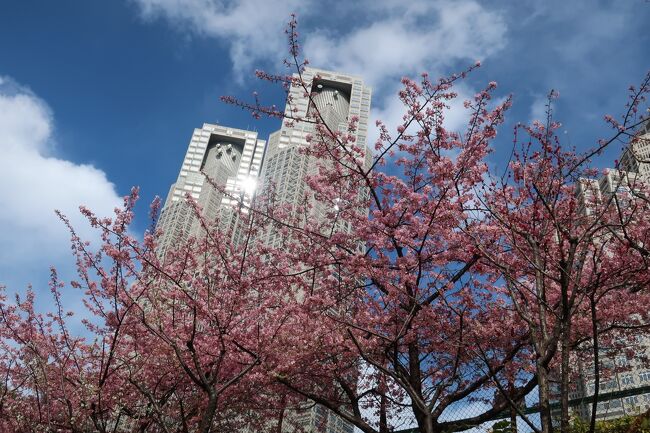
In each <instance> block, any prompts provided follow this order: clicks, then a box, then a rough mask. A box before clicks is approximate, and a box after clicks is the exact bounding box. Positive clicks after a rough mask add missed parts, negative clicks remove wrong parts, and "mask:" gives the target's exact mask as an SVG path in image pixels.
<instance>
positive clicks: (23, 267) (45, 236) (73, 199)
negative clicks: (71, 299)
mask: <svg viewBox="0 0 650 433" xmlns="http://www.w3.org/2000/svg"><path fill="white" fill-rule="evenodd" d="M52 133H53V117H52V114H51V111H50V109H49V108H48V107H47V105H46V104H45V103H44V102H43V101H42V100H40V99H39V98H38V97H36V96H35V95H34V94H32V93H31V92H30V91H29V90H28V89H25V88H23V87H20V86H18V85H17V84H16V83H15V82H14V81H13V80H11V79H10V78H7V77H0V155H2V157H1V158H0V197H2V206H0V227H2V229H1V230H0V283H8V284H10V285H21V286H24V285H25V284H27V283H28V282H34V283H41V282H42V275H43V274H42V273H43V272H47V269H48V267H49V266H50V265H59V266H60V265H63V266H68V269H69V266H70V265H72V264H73V263H74V261H73V258H72V257H71V255H70V247H69V245H70V243H69V238H70V236H69V234H68V232H67V229H66V227H65V226H64V225H63V223H62V222H61V221H59V219H58V218H57V217H56V215H55V214H54V209H59V210H61V211H62V212H64V213H65V214H67V215H68V216H69V217H70V219H71V221H72V223H73V225H74V226H75V227H78V228H79V234H80V235H81V236H82V237H84V238H90V239H94V238H96V233H94V232H93V231H92V229H90V227H88V225H87V223H86V222H85V221H84V219H83V217H81V215H80V214H79V211H78V207H79V205H81V204H84V205H86V206H88V207H89V208H91V209H93V210H95V211H96V212H97V213H98V214H100V215H107V216H108V215H111V214H112V211H113V209H114V208H115V207H116V206H119V205H120V203H121V199H120V197H119V196H118V195H117V193H116V192H115V187H114V185H113V184H112V183H111V182H109V181H108V179H107V178H106V174H105V173H104V172H103V171H101V170H99V169H97V168H95V167H93V166H92V165H86V164H76V163H74V162H71V161H66V160H64V159H59V158H57V157H55V156H53V155H52V141H53V138H52ZM13 289H15V290H18V289H22V287H13Z"/></svg>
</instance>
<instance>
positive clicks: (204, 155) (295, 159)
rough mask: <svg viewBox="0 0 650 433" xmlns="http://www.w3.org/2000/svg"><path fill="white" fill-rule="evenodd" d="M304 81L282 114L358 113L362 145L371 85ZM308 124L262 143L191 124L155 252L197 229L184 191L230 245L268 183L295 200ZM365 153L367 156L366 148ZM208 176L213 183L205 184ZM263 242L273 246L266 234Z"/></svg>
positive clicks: (310, 420)
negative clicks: (244, 208)
mask: <svg viewBox="0 0 650 433" xmlns="http://www.w3.org/2000/svg"><path fill="white" fill-rule="evenodd" d="M302 78H303V82H304V83H306V86H307V90H308V91H307V92H306V91H305V88H303V87H302V86H301V85H298V84H295V81H294V84H293V85H292V87H291V88H290V89H289V95H290V97H289V99H288V101H289V102H288V103H287V106H286V107H285V114H286V115H287V116H288V117H292V118H300V119H304V118H306V117H308V116H309V114H310V113H311V111H310V110H312V109H313V107H312V105H315V106H316V107H315V108H317V109H318V112H319V113H320V115H321V117H322V119H323V121H324V122H325V123H326V124H327V126H328V127H329V128H330V129H331V130H333V131H334V130H342V131H345V130H347V126H348V123H349V121H350V120H351V119H352V117H353V116H356V117H357V118H358V119H359V120H358V123H357V129H356V131H355V132H354V134H355V135H356V142H357V144H358V145H359V146H360V147H361V148H362V149H363V148H366V149H367V147H366V139H367V134H368V117H369V114H370V98H371V93H372V91H371V89H370V87H368V86H366V85H365V84H364V82H363V80H362V79H361V78H359V77H355V76H351V75H346V74H341V73H337V72H329V71H323V70H319V69H313V68H306V69H305V71H304V72H303V74H302ZM314 128H315V126H314V124H313V123H310V122H299V121H298V122H291V123H289V124H287V123H285V122H283V124H282V126H281V128H280V130H278V131H275V132H273V133H271V134H270V136H269V138H268V140H262V139H260V138H259V137H258V134H257V132H254V131H246V130H243V129H237V128H232V127H229V126H222V125H214V124H209V123H206V124H204V125H203V127H202V128H197V129H195V130H194V133H193V134H192V139H191V140H190V144H189V146H188V149H187V153H186V154H185V158H184V160H183V165H182V167H181V171H180V173H179V175H178V179H177V180H176V182H175V183H174V184H172V186H171V188H170V190H169V194H168V196H167V200H166V201H165V205H164V206H163V209H162V212H161V216H160V220H159V222H158V227H159V228H161V229H162V230H163V235H162V237H161V238H160V239H159V246H158V248H159V250H158V251H159V253H160V254H163V255H164V254H165V252H166V251H167V250H168V249H169V248H170V247H171V246H172V245H175V244H177V243H178V242H179V241H182V240H183V239H187V238H188V237H190V236H197V235H200V234H201V230H202V228H201V223H200V220H199V218H198V217H197V215H196V213H195V211H194V210H193V209H192V208H191V206H190V205H189V204H188V203H187V200H186V198H185V197H186V196H187V194H189V195H190V196H191V197H193V198H194V199H195V200H196V202H197V203H198V204H199V205H200V207H201V209H202V212H203V217H204V218H205V219H206V220H207V221H214V220H217V221H219V225H220V228H221V229H223V230H226V231H227V232H228V233H231V234H232V236H233V240H234V241H235V242H237V241H238V239H237V237H238V236H239V234H240V231H239V230H238V224H240V221H239V218H238V217H237V215H238V214H237V211H236V210H235V209H234V208H235V207H236V206H237V205H238V204H239V203H240V202H242V201H243V202H244V203H246V202H247V201H249V200H250V199H251V198H252V197H253V195H254V194H255V192H256V191H258V190H259V189H261V188H264V186H265V185H274V193H275V197H274V198H275V200H276V203H285V204H293V205H298V204H299V203H301V202H302V200H303V198H304V194H305V192H306V191H307V189H308V186H307V183H306V176H307V175H308V173H309V172H310V170H311V169H313V167H314V165H313V160H312V159H311V158H312V157H310V156H308V155H305V154H304V153H303V152H299V149H300V148H301V147H304V146H308V142H307V136H308V135H309V134H311V135H313V134H314V132H315V131H314ZM366 156H367V157H369V156H370V151H369V150H367V155H366ZM204 173H205V174H204ZM206 175H207V177H209V178H210V179H211V181H213V182H214V183H215V185H211V184H210V183H209V182H208V180H207V179H206ZM215 186H216V187H217V188H215ZM316 204H317V203H316ZM265 241H266V242H269V243H272V242H273V238H272V236H270V237H269V238H268V239H265ZM298 418H299V419H298V420H297V421H298V422H299V424H300V425H301V426H302V427H303V428H304V429H305V431H308V432H309V431H311V432H322V433H352V432H353V431H354V428H353V426H352V425H350V424H348V423H347V422H344V421H343V419H341V418H339V417H337V416H335V415H334V414H333V413H332V412H329V411H327V410H325V409H324V408H322V407H320V406H315V407H312V408H311V409H310V410H306V411H305V412H304V413H302V414H301V415H300V416H298Z"/></svg>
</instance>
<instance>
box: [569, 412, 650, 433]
mask: <svg viewBox="0 0 650 433" xmlns="http://www.w3.org/2000/svg"><path fill="white" fill-rule="evenodd" d="M637 418H639V417H636V416H623V417H620V418H616V419H612V420H608V421H597V422H596V433H628V432H629V433H650V419H648V418H647V417H643V418H642V419H640V420H639V421H637ZM633 425H634V426H635V428H634V429H632V430H631V428H632V426H633ZM587 432H589V421H586V420H583V419H580V418H577V419H575V420H574V421H573V422H572V423H571V430H570V431H569V433H587Z"/></svg>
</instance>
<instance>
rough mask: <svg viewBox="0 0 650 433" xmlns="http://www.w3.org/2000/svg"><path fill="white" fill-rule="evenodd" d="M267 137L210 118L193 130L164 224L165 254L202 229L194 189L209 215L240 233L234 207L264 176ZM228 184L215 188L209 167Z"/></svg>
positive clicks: (161, 244)
mask: <svg viewBox="0 0 650 433" xmlns="http://www.w3.org/2000/svg"><path fill="white" fill-rule="evenodd" d="M265 147H266V141H264V140H260V139H259V138H258V137H257V132H254V131H246V130H243V129H236V128H231V127H227V126H221V125H213V124H209V123H205V124H204V125H203V127H202V128H197V129H195V130H194V133H193V134H192V138H191V140H190V143H189V146H188V148H187V153H186V154H185V158H184V159H183V164H182V166H181V171H180V173H179V175H178V179H177V180H176V182H175V183H173V184H172V186H171V187H170V189H169V194H168V195H167V200H166V201H165V205H164V206H163V209H162V212H161V215H160V220H159V222H158V226H157V227H158V228H161V229H162V230H163V233H164V234H163V236H162V238H161V239H160V240H159V246H158V250H159V254H161V255H164V253H165V252H166V251H167V249H168V248H169V247H170V246H171V245H174V244H175V243H176V242H178V241H179V240H183V239H187V238H188V237H190V236H197V235H200V234H201V233H200V232H201V225H200V222H199V220H198V218H197V216H196V214H195V212H194V210H193V209H192V208H191V206H189V205H188V203H187V201H186V200H185V197H186V195H188V194H189V195H190V196H191V197H192V198H193V199H194V200H196V202H197V203H198V204H199V206H200V207H201V208H202V210H203V217H204V218H205V219H206V220H208V221H214V220H216V219H219V225H220V228H221V229H223V230H230V233H231V236H232V237H233V240H236V237H237V235H238V230H237V224H238V219H237V217H236V213H235V212H234V211H233V210H232V207H231V206H232V205H235V204H236V203H238V202H239V201H240V200H243V201H244V202H246V201H248V200H250V197H251V196H252V194H253V190H254V189H255V186H256V184H257V182H258V177H259V174H260V170H261V167H262V158H263V156H264V149H265ZM201 172H203V173H205V174H206V175H207V176H209V177H210V179H212V181H214V183H215V185H217V186H218V187H219V188H222V189H223V190H219V189H217V188H214V187H213V186H212V185H210V184H209V182H208V181H207V180H206V178H205V176H204V175H203V173H201Z"/></svg>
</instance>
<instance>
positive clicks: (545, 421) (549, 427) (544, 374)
mask: <svg viewBox="0 0 650 433" xmlns="http://www.w3.org/2000/svg"><path fill="white" fill-rule="evenodd" d="M548 373H549V372H548V367H545V366H543V365H540V363H539V361H538V362H537V381H538V395H539V418H540V421H541V423H542V433H552V432H553V424H552V418H551V407H550V404H549V401H550V397H549V396H550V387H549V377H548V376H549V374H548Z"/></svg>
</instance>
